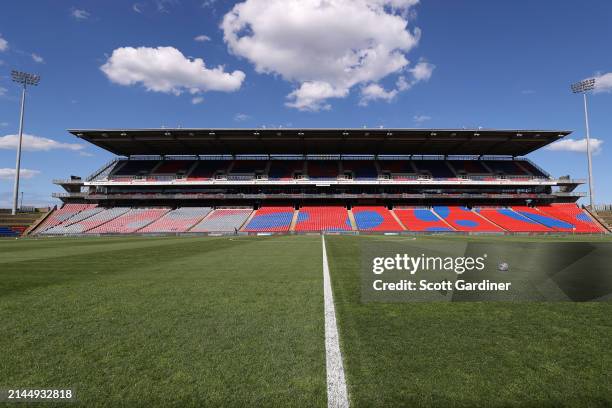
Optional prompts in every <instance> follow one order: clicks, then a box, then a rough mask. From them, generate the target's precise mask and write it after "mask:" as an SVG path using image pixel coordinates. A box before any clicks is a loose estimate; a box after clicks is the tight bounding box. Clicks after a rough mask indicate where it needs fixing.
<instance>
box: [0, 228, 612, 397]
mask: <svg viewBox="0 0 612 408" xmlns="http://www.w3.org/2000/svg"><path fill="white" fill-rule="evenodd" d="M417 239H418V240H422V239H426V240H430V241H432V242H436V240H438V239H442V240H445V241H448V240H466V239H468V240H471V241H492V240H493V241H498V242H499V244H500V245H503V244H504V242H506V241H512V242H515V241H528V242H532V241H533V242H539V241H550V240H557V241H567V240H570V241H574V240H576V241H578V240H580V241H585V240H586V241H588V240H600V238H597V237H578V236H576V237H571V236H567V237H553V238H551V237H545V238H539V237H482V236H474V237H464V236H456V237H450V236H445V237H427V238H426V237H418V238H417ZM603 239H604V240H606V238H603ZM412 240H413V237H403V236H401V237H385V236H367V237H363V236H362V237H335V236H330V237H328V238H327V248H328V257H329V261H330V270H331V275H332V284H333V286H334V296H335V301H336V313H337V318H338V324H339V328H340V341H341V348H342V352H343V357H344V363H345V367H346V375H347V382H348V387H349V397H350V400H351V404H352V406H355V407H370V406H415V407H417V406H444V407H447V406H525V407H531V406H551V407H552V406H555V407H556V406H568V407H570V406H571V407H576V406H609V405H612V387H611V385H610V384H612V378H611V377H610V369H609V367H611V366H612V358H611V353H610V350H612V341H611V340H610V339H612V306H611V304H610V303H585V304H578V303H508V302H504V303H495V302H489V303H441V302H440V303H408V304H380V303H368V304H363V303H361V302H360V292H359V291H360V281H359V267H360V259H359V251H360V243H361V242H364V241H381V242H395V241H401V242H403V243H406V244H407V245H410V242H413V241H412ZM321 261H322V258H321V240H320V237H318V236H286V237H259V238H256V237H244V238H228V237H217V238H213V237H209V238H207V237H202V238H197V237H189V238H188V237H184V238H177V237H165V238H143V237H106V238H49V239H38V240H35V239H27V240H0V316H1V317H2V332H1V333H0V350H2V358H1V359H0V387H8V386H13V387H20V388H27V387H36V388H40V387H73V388H75V389H76V390H77V398H78V400H79V403H80V404H79V405H82V406H121V405H122V406H126V407H127V406H130V407H132V406H279V407H286V406H308V407H310V406H324V405H326V401H327V398H326V384H325V381H326V375H325V350H324V324H323V323H324V322H323V293H322V292H323V291H322V270H321ZM72 406H74V405H72Z"/></svg>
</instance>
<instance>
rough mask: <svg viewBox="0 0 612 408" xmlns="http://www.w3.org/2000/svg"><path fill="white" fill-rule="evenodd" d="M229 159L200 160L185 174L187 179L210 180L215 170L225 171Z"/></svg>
mask: <svg viewBox="0 0 612 408" xmlns="http://www.w3.org/2000/svg"><path fill="white" fill-rule="evenodd" d="M230 163H231V161H229V160H202V161H200V162H198V164H197V165H196V166H195V168H194V169H193V170H192V171H191V173H189V175H188V176H187V180H210V179H212V178H213V177H214V176H215V174H216V173H217V172H225V170H227V167H228V166H229V164H230Z"/></svg>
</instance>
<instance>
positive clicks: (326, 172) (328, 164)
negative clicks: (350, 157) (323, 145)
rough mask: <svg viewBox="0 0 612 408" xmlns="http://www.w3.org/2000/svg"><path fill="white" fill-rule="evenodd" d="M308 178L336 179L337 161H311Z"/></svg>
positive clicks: (309, 162) (308, 164)
mask: <svg viewBox="0 0 612 408" xmlns="http://www.w3.org/2000/svg"><path fill="white" fill-rule="evenodd" d="M307 166H308V177H309V178H311V179H335V178H337V177H338V161H337V160H309V161H308V163H307Z"/></svg>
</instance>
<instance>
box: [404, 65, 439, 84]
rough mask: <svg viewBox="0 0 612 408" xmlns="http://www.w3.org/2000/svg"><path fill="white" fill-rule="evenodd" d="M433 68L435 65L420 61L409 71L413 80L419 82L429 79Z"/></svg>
mask: <svg viewBox="0 0 612 408" xmlns="http://www.w3.org/2000/svg"><path fill="white" fill-rule="evenodd" d="M434 68H435V65H433V64H430V63H429V62H425V61H420V62H419V63H418V64H416V65H415V66H414V67H413V68H411V69H410V70H409V71H410V73H411V74H412V77H413V78H414V81H415V82H421V81H429V79H430V78H431V75H432V74H433V70H434Z"/></svg>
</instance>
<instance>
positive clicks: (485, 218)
mask: <svg viewBox="0 0 612 408" xmlns="http://www.w3.org/2000/svg"><path fill="white" fill-rule="evenodd" d="M470 211H472V212H473V213H474V214H476V215H477V216H478V217H480V218H482V219H483V220H485V222H490V223H491V224H493V225H495V226H496V227H497V228H499V229H501V230H502V231H504V232H506V231H508V230H507V229H506V228H504V227H502V226H501V225H499V224H498V223H496V222H495V221H493V220H491V219H489V218H487V217H485V216H484V215H482V214H481V213H479V212H478V211H474V209H473V208H472V209H471V210H470Z"/></svg>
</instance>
